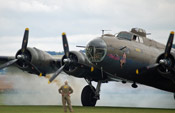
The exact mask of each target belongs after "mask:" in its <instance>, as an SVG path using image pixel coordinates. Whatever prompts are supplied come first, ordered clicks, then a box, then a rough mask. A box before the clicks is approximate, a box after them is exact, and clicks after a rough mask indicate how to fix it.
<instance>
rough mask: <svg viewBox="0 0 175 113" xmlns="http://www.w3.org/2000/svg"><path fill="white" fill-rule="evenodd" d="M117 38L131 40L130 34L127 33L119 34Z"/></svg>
mask: <svg viewBox="0 0 175 113" xmlns="http://www.w3.org/2000/svg"><path fill="white" fill-rule="evenodd" d="M117 37H118V38H119V39H124V40H130V41H131V39H132V34H131V33H128V32H120V33H119V34H118V35H117Z"/></svg>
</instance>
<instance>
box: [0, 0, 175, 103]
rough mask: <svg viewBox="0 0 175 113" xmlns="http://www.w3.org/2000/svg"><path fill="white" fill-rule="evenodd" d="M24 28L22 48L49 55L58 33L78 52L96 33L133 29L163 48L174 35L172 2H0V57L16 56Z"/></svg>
mask: <svg viewBox="0 0 175 113" xmlns="http://www.w3.org/2000/svg"><path fill="white" fill-rule="evenodd" d="M26 27H28V28H29V29H30V34H29V44H28V46H30V47H37V48H39V49H42V50H50V51H62V50H63V49H62V40H61V34H62V32H66V33H67V36H68V41H69V44H70V50H78V49H79V48H76V47H75V46H76V45H86V44H87V42H88V41H89V40H90V39H93V38H95V37H98V36H100V35H101V30H102V29H105V30H112V31H108V32H107V33H112V34H114V33H118V32H120V31H130V30H131V28H133V27H140V28H143V29H145V30H146V31H147V32H148V33H151V35H150V36H148V37H149V38H151V39H154V40H157V41H159V42H161V43H164V44H165V43H166V41H167V38H168V36H169V33H170V31H172V30H174V31H175V0H0V56H2V55H10V56H14V55H15V54H16V51H17V50H18V49H20V48H21V43H22V38H23V34H24V30H25V28H26ZM127 89H128V88H127ZM151 90H152V89H151ZM159 93H160V92H159ZM159 93H158V94H159ZM105 94H106V93H105ZM163 94H164V93H163ZM121 95H123V94H121ZM115 96H116V95H115ZM118 97H120V96H119V95H118ZM126 98H127V96H126ZM141 98H142V97H141ZM170 98H171V97H170ZM126 100H128V99H126ZM157 100H159V99H157ZM157 100H156V101H157ZM165 100H166V99H165ZM170 100H171V99H170ZM121 101H122V100H121ZM133 101H135V100H133ZM137 101H139V100H137ZM114 102H115V101H114ZM119 102H120V101H119ZM173 102H174V101H173ZM173 102H172V101H171V102H170V103H173ZM160 103H161V102H160ZM116 104H117V103H114V104H113V105H116ZM120 104H121V103H119V105H120ZM99 105H102V104H100V103H99ZM124 105H125V104H124Z"/></svg>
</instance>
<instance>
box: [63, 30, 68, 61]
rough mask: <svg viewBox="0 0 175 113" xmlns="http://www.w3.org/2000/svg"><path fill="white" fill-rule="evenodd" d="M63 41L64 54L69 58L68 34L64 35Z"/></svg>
mask: <svg viewBox="0 0 175 113" xmlns="http://www.w3.org/2000/svg"><path fill="white" fill-rule="evenodd" d="M62 40H63V48H64V54H65V55H66V57H67V58H68V57H69V44H68V41H67V37H66V33H64V32H63V33H62Z"/></svg>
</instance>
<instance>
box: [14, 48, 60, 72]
mask: <svg viewBox="0 0 175 113" xmlns="http://www.w3.org/2000/svg"><path fill="white" fill-rule="evenodd" d="M20 54H21V50H19V51H18V52H17V54H16V57H18V55H20ZM24 54H25V57H27V58H26V60H27V62H30V63H31V64H33V65H34V66H36V67H37V68H38V70H39V71H41V72H42V73H43V74H47V73H53V72H55V71H56V70H57V69H58V67H59V66H58V65H59V64H58V63H57V61H55V60H54V59H53V58H52V56H51V55H50V54H48V53H46V52H44V51H41V50H39V49H37V48H27V50H26V52H25V53H24ZM17 65H18V67H19V68H20V69H22V70H24V71H27V72H29V73H32V74H36V72H34V71H33V70H32V66H31V65H29V63H26V62H23V61H21V60H19V61H18V62H17Z"/></svg>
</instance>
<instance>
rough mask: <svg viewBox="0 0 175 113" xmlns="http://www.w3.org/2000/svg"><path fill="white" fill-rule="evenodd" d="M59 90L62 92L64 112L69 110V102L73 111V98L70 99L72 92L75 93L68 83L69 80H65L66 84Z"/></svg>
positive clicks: (70, 109)
mask: <svg viewBox="0 0 175 113" xmlns="http://www.w3.org/2000/svg"><path fill="white" fill-rule="evenodd" d="M58 91H59V93H60V94H62V103H63V108H64V112H67V107H66V103H67V104H68V107H69V111H70V112H73V109H72V105H71V100H70V94H72V93H73V89H72V88H71V87H70V86H69V85H68V82H67V81H65V84H64V85H63V86H61V87H60V89H59V90H58Z"/></svg>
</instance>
